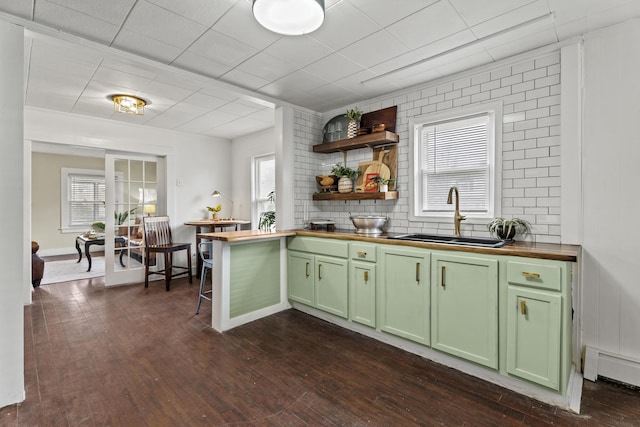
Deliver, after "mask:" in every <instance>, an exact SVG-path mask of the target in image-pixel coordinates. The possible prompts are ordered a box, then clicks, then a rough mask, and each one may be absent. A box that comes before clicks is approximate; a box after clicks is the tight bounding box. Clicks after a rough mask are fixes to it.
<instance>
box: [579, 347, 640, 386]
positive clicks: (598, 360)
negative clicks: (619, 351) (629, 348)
mask: <svg viewBox="0 0 640 427" xmlns="http://www.w3.org/2000/svg"><path fill="white" fill-rule="evenodd" d="M583 376H584V378H585V379H587V380H589V381H596V380H597V379H598V377H599V376H600V377H606V378H610V379H612V380H615V381H620V382H622V383H625V384H629V385H632V386H635V387H640V360H635V359H631V358H628V357H625V356H621V355H616V354H611V353H607V352H605V351H601V350H598V349H595V348H593V347H587V348H586V350H585V357H584V375H583Z"/></svg>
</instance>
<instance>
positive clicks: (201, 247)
mask: <svg viewBox="0 0 640 427" xmlns="http://www.w3.org/2000/svg"><path fill="white" fill-rule="evenodd" d="M198 252H199V253H200V259H201V260H202V270H201V273H200V290H199V291H198V307H196V314H198V313H199V312H200V304H202V300H203V299H205V300H207V301H211V298H212V297H211V294H212V293H213V243H212V242H200V243H199V244H198ZM207 270H211V289H208V290H205V283H206V281H207Z"/></svg>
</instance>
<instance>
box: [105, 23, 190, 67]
mask: <svg viewBox="0 0 640 427" xmlns="http://www.w3.org/2000/svg"><path fill="white" fill-rule="evenodd" d="M112 46H113V47H115V48H117V49H121V50H125V51H128V52H131V53H135V54H137V55H140V56H142V57H143V58H149V59H153V60H155V61H158V62H160V63H162V64H169V63H171V61H173V60H174V59H175V58H176V57H177V56H178V55H180V53H181V52H182V49H180V48H178V47H176V46H173V45H170V44H167V43H165V42H162V41H160V40H156V39H152V38H150V37H146V36H143V35H141V34H138V33H134V32H131V31H129V30H124V29H123V30H121V31H120V33H119V34H118V36H117V37H116V39H115V40H114V42H113V45H112Z"/></svg>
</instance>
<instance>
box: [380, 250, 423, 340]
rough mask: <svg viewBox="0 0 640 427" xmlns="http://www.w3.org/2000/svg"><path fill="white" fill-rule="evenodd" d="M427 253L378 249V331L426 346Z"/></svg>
mask: <svg viewBox="0 0 640 427" xmlns="http://www.w3.org/2000/svg"><path fill="white" fill-rule="evenodd" d="M429 259H430V258H429V252H428V251H425V250H419V249H399V248H395V247H391V246H381V247H380V250H379V257H378V260H379V265H380V275H379V276H378V290H379V292H378V300H379V306H380V311H379V313H380V319H379V320H380V329H381V330H382V331H384V332H388V333H390V334H394V335H397V336H400V337H403V338H407V339H410V340H412V341H416V342H419V343H421V344H425V345H429Z"/></svg>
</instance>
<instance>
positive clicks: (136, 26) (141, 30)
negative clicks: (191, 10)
mask: <svg viewBox="0 0 640 427" xmlns="http://www.w3.org/2000/svg"><path fill="white" fill-rule="evenodd" d="M122 29H123V30H128V31H131V32H132V33H135V34H141V35H144V36H145V37H148V38H151V39H154V40H158V41H161V42H163V43H166V44H168V45H170V46H175V47H179V48H182V49H184V48H186V47H188V46H189V45H191V43H193V41H194V40H195V39H196V38H198V37H199V36H200V35H202V33H204V32H205V31H206V30H207V27H206V26H204V25H202V24H198V23H197V22H194V21H192V20H190V19H187V18H185V17H183V16H180V15H178V14H176V13H173V12H171V11H169V10H167V9H164V8H162V7H159V6H156V5H155V4H152V3H149V2H146V1H144V0H142V1H138V2H137V3H136V5H135V6H134V8H133V10H132V11H131V13H130V14H129V16H128V17H127V20H126V21H125V23H124V25H123V26H122Z"/></svg>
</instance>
